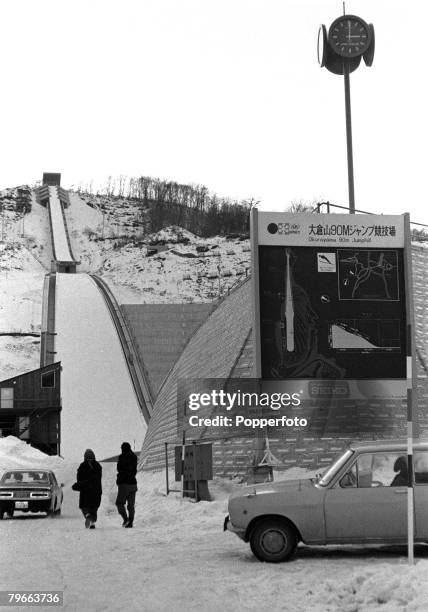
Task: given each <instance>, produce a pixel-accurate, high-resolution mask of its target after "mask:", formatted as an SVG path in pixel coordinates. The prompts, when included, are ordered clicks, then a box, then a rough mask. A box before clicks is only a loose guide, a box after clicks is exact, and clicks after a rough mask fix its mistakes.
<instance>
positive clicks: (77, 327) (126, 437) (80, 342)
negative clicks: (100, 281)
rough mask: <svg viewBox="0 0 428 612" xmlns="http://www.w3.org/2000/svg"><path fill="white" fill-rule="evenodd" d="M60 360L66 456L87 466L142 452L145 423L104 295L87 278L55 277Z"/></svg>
mask: <svg viewBox="0 0 428 612" xmlns="http://www.w3.org/2000/svg"><path fill="white" fill-rule="evenodd" d="M55 330H56V331H55V334H56V336H55V352H56V355H55V360H56V361H61V365H62V368H63V372H62V377H61V381H62V388H61V396H62V406H63V409H62V412H61V455H62V456H63V457H64V458H65V459H67V460H71V461H79V460H82V457H83V453H84V451H85V449H86V448H92V449H93V451H94V452H95V456H96V457H97V459H105V458H108V457H111V456H113V455H117V454H119V453H120V452H121V451H120V445H121V443H122V442H124V441H127V442H129V443H130V444H131V446H132V447H133V448H141V446H142V443H143V439H144V435H145V432H146V423H145V420H144V417H143V415H142V412H141V409H140V405H139V402H138V400H137V396H136V393H135V390H134V386H133V383H132V380H131V376H130V373H129V369H128V366H127V363H126V359H125V355H124V353H123V349H122V345H121V342H120V339H119V336H118V333H117V330H116V328H115V325H114V322H113V320H112V317H111V315H110V312H109V310H108V308H107V306H106V304H105V301H104V298H103V296H102V293H101V292H100V291H99V289H98V286H97V285H96V283H95V281H94V280H93V279H92V278H91V277H90V276H89V275H87V274H66V273H63V274H62V273H57V274H56V290H55Z"/></svg>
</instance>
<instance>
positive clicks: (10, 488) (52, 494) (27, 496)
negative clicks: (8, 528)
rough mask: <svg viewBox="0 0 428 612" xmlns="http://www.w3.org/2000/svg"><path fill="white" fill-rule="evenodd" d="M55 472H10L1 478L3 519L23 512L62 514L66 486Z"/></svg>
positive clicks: (0, 516)
mask: <svg viewBox="0 0 428 612" xmlns="http://www.w3.org/2000/svg"><path fill="white" fill-rule="evenodd" d="M63 486H64V485H63V484H62V483H61V485H58V482H57V479H56V477H55V474H54V473H53V472H52V471H51V470H44V469H40V470H38V469H27V470H9V471H7V472H5V473H4V474H3V476H2V477H1V479H0V519H3V517H4V515H5V514H7V515H8V516H10V517H11V518H12V517H13V515H14V513H15V511H16V510H19V511H21V512H46V514H47V515H48V516H57V515H59V514H61V504H62V500H63V492H62V487H63Z"/></svg>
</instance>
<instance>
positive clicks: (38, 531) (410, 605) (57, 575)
mask: <svg viewBox="0 0 428 612" xmlns="http://www.w3.org/2000/svg"><path fill="white" fill-rule="evenodd" d="M103 469H104V501H103V506H102V508H101V511H100V519H99V522H98V526H97V529H96V530H94V531H89V530H85V528H84V526H83V520H82V517H81V516H80V515H79V512H78V510H77V508H76V506H77V494H75V493H73V492H72V491H71V490H70V489H69V484H70V483H71V482H72V480H73V478H72V474H73V473H74V470H69V472H68V473H69V476H68V478H67V479H66V482H67V487H66V489H65V496H66V497H65V500H66V501H65V505H64V514H63V517H62V518H59V519H45V518H27V517H23V518H19V517H18V518H15V519H12V520H10V519H9V520H4V521H3V522H1V523H0V539H1V542H2V547H1V552H0V589H58V590H63V591H64V607H63V608H62V609H64V610H83V611H87V612H93V611H98V610H99V611H111V612H117V611H121V610H126V611H127V612H133V611H135V612H137V611H142V612H158V611H159V612H164V611H168V612H171V611H173V610H191V611H196V610H197V611H198V612H205V611H207V612H217V611H218V612H220V611H223V610H224V611H225V612H229V611H230V612H232V611H233V612H240V611H241V610H242V611H244V610H271V611H276V610H278V611H279V610H285V611H289V612H307V611H308V610H311V611H314V612H318V611H323V612H327V611H339V610H340V612H357V611H366V610H385V611H387V612H394V611H398V610H400V611H402V612H404V611H406V612H410V611H413V610H418V611H422V610H426V609H427V601H428V586H427V581H426V576H427V573H428V551H427V550H426V547H425V548H424V547H418V548H417V564H416V566H414V567H413V568H408V567H407V565H406V558H405V548H403V547H401V548H397V547H396V548H393V547H385V548H383V549H381V550H379V551H377V552H376V553H374V552H373V549H364V548H356V547H343V548H339V547H337V548H334V547H330V548H329V549H324V548H322V547H319V548H314V549H309V548H306V547H303V548H302V549H299V552H298V555H297V556H296V557H295V559H294V560H293V561H291V562H290V563H284V564H280V565H269V564H261V563H259V562H258V561H256V559H255V558H254V557H253V556H252V554H251V552H250V550H249V546H248V545H247V544H245V543H243V542H241V541H240V540H239V539H238V538H236V537H235V536H234V535H233V534H223V532H222V531H221V527H222V520H223V517H224V514H225V503H226V502H225V497H224V495H219V497H221V499H218V501H214V502H211V503H208V502H201V503H199V504H192V503H190V502H189V501H183V500H182V499H181V498H180V497H178V496H177V497H174V496H170V497H169V498H166V497H165V496H163V494H162V493H161V490H163V488H162V483H163V478H164V476H163V475H147V474H145V475H144V476H142V475H141V474H139V488H140V490H139V493H138V498H137V518H136V526H135V528H134V529H133V530H126V529H122V528H121V526H120V525H121V519H120V518H119V517H118V516H117V515H116V513H115V508H114V505H113V504H114V496H115V491H116V488H115V486H114V480H113V477H114V476H113V475H114V469H115V465H114V464H103ZM223 493H224V492H223ZM5 609H7V608H5ZM20 609H21V610H25V609H26V608H20ZM31 609H33V608H31ZM28 610H30V608H28Z"/></svg>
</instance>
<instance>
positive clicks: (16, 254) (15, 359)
mask: <svg viewBox="0 0 428 612" xmlns="http://www.w3.org/2000/svg"><path fill="white" fill-rule="evenodd" d="M44 274H45V270H44V269H43V267H42V266H41V264H40V263H39V262H38V261H37V260H36V259H34V257H33V256H32V255H31V254H30V253H29V252H28V250H27V249H26V248H25V247H24V246H22V245H19V244H17V243H5V244H0V334H13V333H22V334H26V333H27V334H31V333H33V334H38V333H40V324H41V311H42V289H43V279H44ZM39 365H40V340H39V338H37V337H33V336H24V337H19V336H12V335H0V380H4V379H6V378H11V377H12V376H16V375H17V374H22V373H23V372H26V371H30V370H34V369H36V368H38V367H39Z"/></svg>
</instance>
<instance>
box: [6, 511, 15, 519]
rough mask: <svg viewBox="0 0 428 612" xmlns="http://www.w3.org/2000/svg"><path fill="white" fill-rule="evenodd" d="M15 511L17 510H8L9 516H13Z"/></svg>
mask: <svg viewBox="0 0 428 612" xmlns="http://www.w3.org/2000/svg"><path fill="white" fill-rule="evenodd" d="M14 512H15V510H8V511H7V513H6V514H7V515H8V517H9V518H13V513H14Z"/></svg>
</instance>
